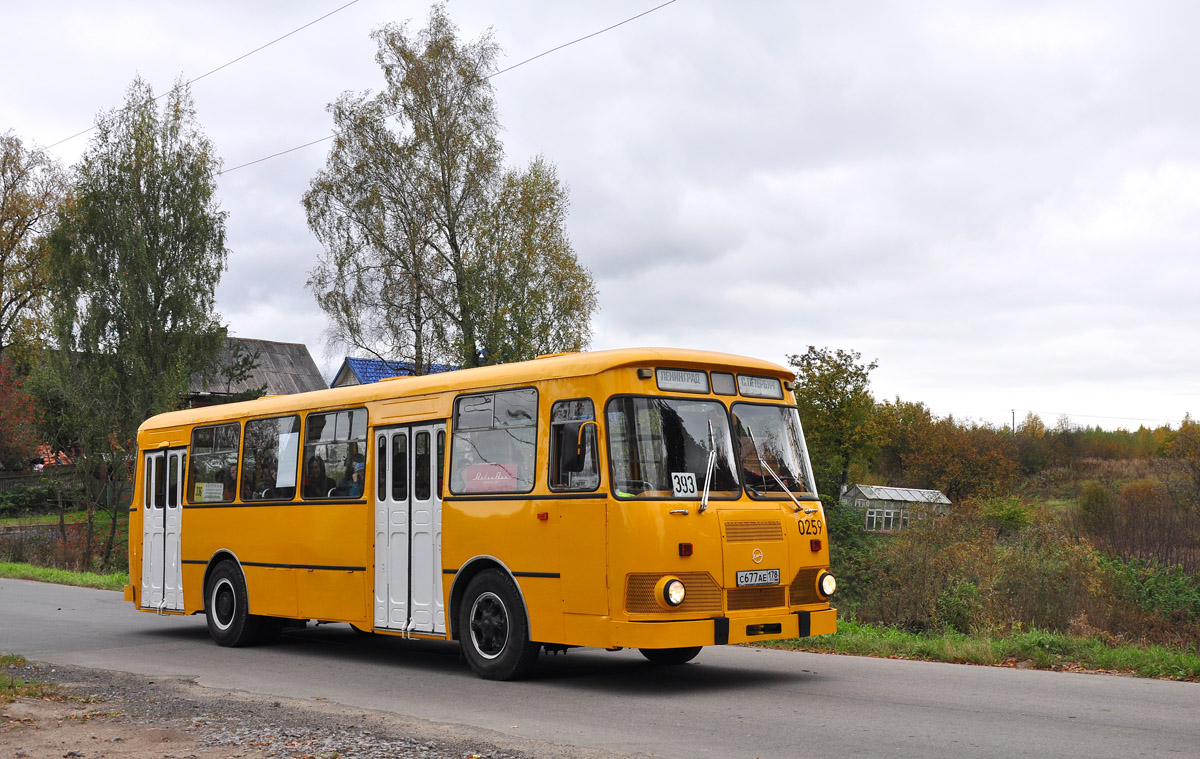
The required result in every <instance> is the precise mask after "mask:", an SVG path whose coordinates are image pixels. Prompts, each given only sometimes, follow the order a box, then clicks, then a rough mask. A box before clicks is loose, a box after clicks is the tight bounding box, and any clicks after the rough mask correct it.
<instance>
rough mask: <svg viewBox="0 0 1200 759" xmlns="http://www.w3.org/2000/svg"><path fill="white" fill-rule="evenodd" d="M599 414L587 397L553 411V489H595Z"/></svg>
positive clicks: (555, 407)
mask: <svg viewBox="0 0 1200 759" xmlns="http://www.w3.org/2000/svg"><path fill="white" fill-rule="evenodd" d="M596 431H597V427H596V411H595V407H594V406H593V405H592V402H591V400H589V399H587V398H582V399H577V400H570V401H559V402H557V403H555V404H554V406H553V407H552V408H551V409H550V489H551V490H595V489H596V488H598V487H599V486H600V467H599V463H598V456H597V455H596Z"/></svg>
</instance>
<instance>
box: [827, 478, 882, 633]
mask: <svg viewBox="0 0 1200 759" xmlns="http://www.w3.org/2000/svg"><path fill="white" fill-rule="evenodd" d="M821 500H822V501H823V504H824V506H825V521H826V523H827V524H826V529H827V530H828V535H829V571H830V572H831V573H832V574H833V576H834V577H836V578H837V581H838V592H837V596H836V597H835V600H836V603H837V606H838V608H840V609H843V610H845V611H851V610H853V609H855V608H857V607H858V605H859V604H860V603H861V602H862V598H863V591H864V588H866V587H867V586H868V585H869V584H870V583H871V582H872V573H871V568H870V562H871V552H872V550H873V548H874V546H875V544H876V543H877V542H878V541H879V538H877V537H876V536H874V535H871V534H870V533H867V532H864V531H863V513H862V512H861V511H860V510H858V509H856V508H854V507H853V506H847V505H845V504H843V503H839V502H838V501H837V500H835V499H833V498H832V497H827V496H822V498H821Z"/></svg>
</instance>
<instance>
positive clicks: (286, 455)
mask: <svg viewBox="0 0 1200 759" xmlns="http://www.w3.org/2000/svg"><path fill="white" fill-rule="evenodd" d="M299 454H300V417H298V416H281V417H275V418H272V419H253V420H251V421H249V422H246V439H245V443H244V445H243V446H242V500H243V501H290V500H291V499H292V497H293V496H295V495H296V460H297V458H298V457H299Z"/></svg>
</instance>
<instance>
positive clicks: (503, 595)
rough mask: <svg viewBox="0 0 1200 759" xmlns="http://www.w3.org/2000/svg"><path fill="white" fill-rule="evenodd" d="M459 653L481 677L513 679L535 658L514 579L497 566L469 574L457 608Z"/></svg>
mask: <svg viewBox="0 0 1200 759" xmlns="http://www.w3.org/2000/svg"><path fill="white" fill-rule="evenodd" d="M458 630H459V633H458V637H459V642H460V644H461V645H462V652H463V657H464V658H465V659H466V660H467V663H468V664H469V665H471V669H472V670H474V671H475V674H477V675H479V676H480V677H482V678H483V679H485V680H517V679H520V678H522V677H524V676H525V675H527V674H529V671H530V670H531V669H533V665H534V663H535V662H536V661H537V656H538V649H539V648H540V647H539V646H538V645H537V644H536V643H533V642H531V641H530V640H529V625H528V622H527V621H526V618H525V607H524V605H523V604H522V603H521V595H520V593H518V592H517V586H516V583H515V582H514V581H513V579H512V578H511V577H509V576H508V575H507V574H506V573H504V572H502V571H501V570H499V569H485V570H484V571H482V572H480V573H479V574H477V575H475V576H474V577H473V578H471V581H470V582H469V583H467V589H466V592H465V593H463V599H462V604H461V605H460V606H459V612H458Z"/></svg>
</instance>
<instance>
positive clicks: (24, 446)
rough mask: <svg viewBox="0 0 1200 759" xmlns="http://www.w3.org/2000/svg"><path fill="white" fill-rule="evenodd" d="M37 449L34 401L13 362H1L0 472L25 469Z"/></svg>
mask: <svg viewBox="0 0 1200 759" xmlns="http://www.w3.org/2000/svg"><path fill="white" fill-rule="evenodd" d="M37 445H38V439H37V430H36V428H35V426H34V408H33V399H32V398H31V397H30V395H29V393H27V392H25V388H24V382H23V381H22V379H21V377H20V376H19V375H18V374H17V372H16V371H15V369H14V368H13V366H12V362H11V361H7V360H5V359H4V358H0V468H4V469H21V468H24V467H26V466H27V465H28V464H29V460H30V459H31V458H32V457H33V454H34V451H35V450H36V449H37Z"/></svg>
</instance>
